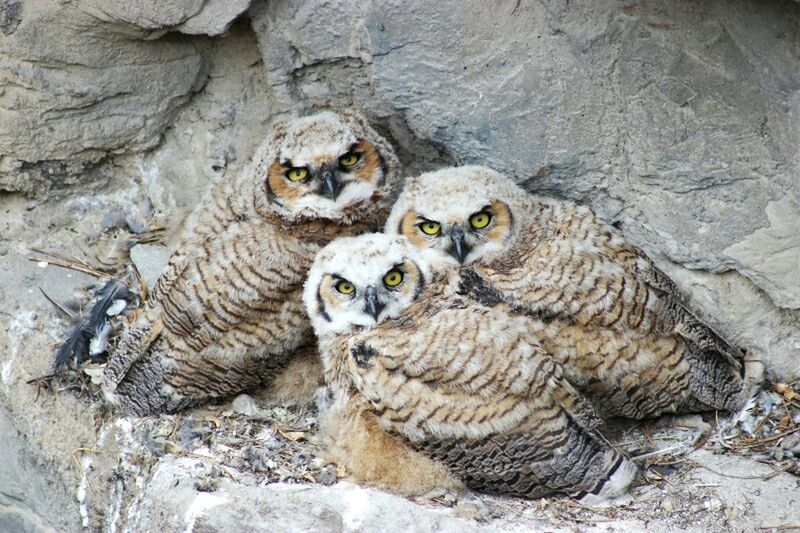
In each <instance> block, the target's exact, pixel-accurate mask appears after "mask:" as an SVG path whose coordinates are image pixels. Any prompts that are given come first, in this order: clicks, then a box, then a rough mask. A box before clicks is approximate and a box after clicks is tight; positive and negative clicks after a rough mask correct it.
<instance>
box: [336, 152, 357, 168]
mask: <svg viewBox="0 0 800 533" xmlns="http://www.w3.org/2000/svg"><path fill="white" fill-rule="evenodd" d="M359 159H361V156H360V155H358V154H356V153H354V152H350V153H349V154H344V155H343V156H342V157H340V158H339V164H340V165H341V166H342V167H344V168H350V167H352V166H353V165H355V164H356V163H358V160H359Z"/></svg>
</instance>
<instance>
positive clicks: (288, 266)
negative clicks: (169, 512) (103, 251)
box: [103, 111, 400, 415]
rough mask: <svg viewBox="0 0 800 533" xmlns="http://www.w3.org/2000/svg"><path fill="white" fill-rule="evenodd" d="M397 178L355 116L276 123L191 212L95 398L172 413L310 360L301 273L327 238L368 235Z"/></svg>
mask: <svg viewBox="0 0 800 533" xmlns="http://www.w3.org/2000/svg"><path fill="white" fill-rule="evenodd" d="M399 179H400V165H399V162H398V159H397V157H396V156H395V153H394V150H393V149H392V147H391V145H390V144H389V143H388V142H387V141H386V140H385V139H383V138H382V137H381V136H380V135H378V134H377V133H376V132H375V131H374V130H373V129H372V128H371V127H370V126H369V124H368V123H367V121H366V120H365V119H364V118H363V117H362V116H361V115H359V114H357V113H354V112H341V113H334V112H328V111H326V112H321V113H317V114H314V115H311V116H306V117H303V118H297V119H294V120H291V121H289V122H287V123H284V124H279V125H277V126H276V127H275V128H274V131H273V132H272V134H271V136H270V137H269V139H268V140H267V141H266V142H265V143H264V144H263V145H262V146H261V148H260V149H259V151H258V152H257V153H256V155H255V157H254V159H253V161H252V163H251V164H250V165H249V166H248V168H247V169H246V170H245V171H244V172H243V173H241V174H240V175H238V176H235V177H230V176H227V177H223V179H222V180H221V181H220V182H219V183H216V184H215V185H214V187H213V188H212V190H211V192H210V195H209V196H208V197H207V198H206V200H205V201H203V202H201V203H199V204H198V206H197V208H196V210H195V211H194V212H193V214H192V215H191V217H190V219H189V222H188V223H187V231H186V233H185V235H184V237H183V239H182V241H181V243H180V244H179V245H178V247H177V248H176V250H175V251H174V253H173V254H172V256H171V258H170V260H169V263H168V265H167V267H166V269H165V271H164V272H163V274H162V275H161V277H160V278H159V279H158V281H157V283H156V285H155V287H154V289H153V291H152V294H151V295H150V298H149V300H148V302H147V304H146V307H145V309H144V310H143V311H142V312H141V313H140V314H139V316H138V317H137V318H136V319H135V320H134V321H132V323H130V324H129V325H128V326H127V327H126V328H125V330H124V331H123V332H122V334H121V336H120V337H119V340H118V343H117V344H116V348H115V349H113V350H112V351H111V355H110V358H109V362H108V364H107V366H106V368H105V370H104V375H103V381H104V385H103V386H104V392H105V393H106V396H107V397H109V398H110V399H111V400H112V401H113V402H114V403H116V404H118V405H119V406H120V407H121V408H122V409H123V410H124V411H127V412H130V413H133V414H136V415H146V414H151V413H160V412H175V411H177V410H180V409H183V408H185V407H189V406H192V405H196V404H199V403H203V402H206V401H209V400H213V399H217V398H222V397H226V396H230V395H232V394H236V393H238V392H241V391H243V390H245V389H248V388H252V387H254V386H259V385H263V384H266V383H269V382H270V381H271V380H272V379H273V378H274V377H275V376H276V375H277V374H279V373H280V372H281V370H282V369H283V368H284V367H285V366H286V365H287V364H288V363H289V362H291V361H292V359H293V358H295V357H298V356H299V355H303V354H308V353H312V354H313V352H314V351H315V341H314V336H313V333H312V330H311V324H310V322H309V320H308V317H307V316H306V313H305V310H304V308H303V302H302V298H301V293H302V286H303V281H304V279H305V276H306V271H307V269H308V267H309V266H310V264H311V262H312V260H313V258H314V256H315V254H316V252H317V251H318V250H319V249H320V248H321V247H323V246H324V245H325V244H327V243H328V242H329V241H331V240H332V239H334V238H335V237H337V236H341V235H356V234H360V233H362V232H364V231H368V230H374V229H375V228H378V227H380V225H382V223H383V222H384V220H385V218H386V216H387V214H388V211H389V209H390V207H391V204H392V201H393V200H394V198H395V196H396V190H397V186H398V182H399ZM308 379H309V380H310V381H313V383H314V384H316V382H317V380H318V379H319V376H318V375H309V376H308Z"/></svg>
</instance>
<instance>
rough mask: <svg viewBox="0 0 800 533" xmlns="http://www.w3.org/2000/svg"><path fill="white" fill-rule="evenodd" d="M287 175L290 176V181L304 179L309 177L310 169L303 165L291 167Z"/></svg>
mask: <svg viewBox="0 0 800 533" xmlns="http://www.w3.org/2000/svg"><path fill="white" fill-rule="evenodd" d="M286 177H287V178H289V181H303V180H304V179H306V178H307V177H308V169H307V168H303V167H294V168H290V169H289V171H288V172H287V173H286Z"/></svg>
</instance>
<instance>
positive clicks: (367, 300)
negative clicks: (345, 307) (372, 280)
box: [364, 285, 383, 322]
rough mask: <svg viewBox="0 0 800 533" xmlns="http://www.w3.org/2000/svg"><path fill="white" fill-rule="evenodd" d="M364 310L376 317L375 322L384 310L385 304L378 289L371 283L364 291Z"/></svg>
mask: <svg viewBox="0 0 800 533" xmlns="http://www.w3.org/2000/svg"><path fill="white" fill-rule="evenodd" d="M364 310H365V311H366V312H367V313H369V315H370V316H371V317H372V318H374V319H375V322H377V321H378V316H379V315H380V314H381V311H382V310H383V304H382V303H381V302H380V301H379V300H378V291H377V289H375V287H373V286H371V285H370V286H369V287H367V290H366V291H365V292H364Z"/></svg>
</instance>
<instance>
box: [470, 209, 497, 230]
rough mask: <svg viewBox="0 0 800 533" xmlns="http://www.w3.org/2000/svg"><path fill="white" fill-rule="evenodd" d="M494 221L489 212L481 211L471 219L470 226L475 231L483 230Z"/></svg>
mask: <svg viewBox="0 0 800 533" xmlns="http://www.w3.org/2000/svg"><path fill="white" fill-rule="evenodd" d="M491 221H492V214H491V213H489V212H488V211H481V212H480V213H475V214H474V215H472V216H471V217H469V223H470V225H471V226H472V227H473V228H475V229H483V228H485V227H486V226H488V225H489V222H491Z"/></svg>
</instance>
